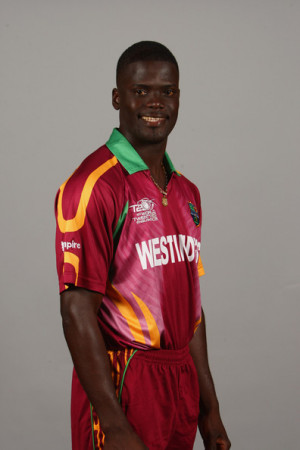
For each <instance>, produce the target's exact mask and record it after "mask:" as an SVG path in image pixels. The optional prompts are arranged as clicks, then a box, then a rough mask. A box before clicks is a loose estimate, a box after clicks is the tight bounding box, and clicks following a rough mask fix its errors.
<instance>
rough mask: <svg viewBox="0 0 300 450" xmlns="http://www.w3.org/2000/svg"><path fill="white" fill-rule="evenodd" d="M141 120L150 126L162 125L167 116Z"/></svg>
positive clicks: (143, 117)
mask: <svg viewBox="0 0 300 450" xmlns="http://www.w3.org/2000/svg"><path fill="white" fill-rule="evenodd" d="M140 118H141V119H142V120H143V121H144V122H146V123H147V124H149V125H160V124H161V123H163V122H164V121H165V120H166V119H167V117H165V116H159V115H158V116H154V115H153V116H142V115H141V116H140Z"/></svg>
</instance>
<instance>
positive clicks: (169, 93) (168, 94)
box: [165, 88, 177, 97]
mask: <svg viewBox="0 0 300 450" xmlns="http://www.w3.org/2000/svg"><path fill="white" fill-rule="evenodd" d="M176 92H177V91H176V89H174V88H167V89H166V90H165V94H166V95H167V96H168V97H172V95H175V94H176Z"/></svg>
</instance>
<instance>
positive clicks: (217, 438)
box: [198, 412, 231, 450]
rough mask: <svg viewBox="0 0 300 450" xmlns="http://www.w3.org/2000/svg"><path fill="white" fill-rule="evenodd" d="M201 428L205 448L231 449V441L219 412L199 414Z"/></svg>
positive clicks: (206, 449)
mask: <svg viewBox="0 0 300 450" xmlns="http://www.w3.org/2000/svg"><path fill="white" fill-rule="evenodd" d="M198 425H199V430H200V433H201V436H202V439H203V442H204V446H205V450H229V449H230V447H231V442H230V440H229V439H228V436H227V433H226V430H225V428H224V425H223V423H222V420H221V417H220V414H219V413H218V412H209V413H207V414H202V415H200V416H199V422H198Z"/></svg>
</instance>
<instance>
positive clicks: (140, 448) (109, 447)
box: [104, 429, 148, 450]
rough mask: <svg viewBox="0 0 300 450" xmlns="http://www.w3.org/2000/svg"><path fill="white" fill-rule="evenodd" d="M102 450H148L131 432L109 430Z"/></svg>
mask: <svg viewBox="0 0 300 450" xmlns="http://www.w3.org/2000/svg"><path fill="white" fill-rule="evenodd" d="M104 450H148V447H146V446H145V444H143V442H142V441H141V439H140V438H139V436H138V435H137V434H136V433H135V432H134V431H133V430H128V429H126V430H123V429H118V430H110V431H108V432H107V433H106V434H105V440H104Z"/></svg>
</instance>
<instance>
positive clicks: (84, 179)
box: [55, 129, 204, 349]
mask: <svg viewBox="0 0 300 450" xmlns="http://www.w3.org/2000/svg"><path fill="white" fill-rule="evenodd" d="M165 165H166V167H167V170H168V172H169V174H171V175H170V180H169V183H168V194H167V200H168V205H167V206H164V205H163V204H162V194H161V192H160V191H159V190H158V188H157V187H156V186H155V185H154V183H153V181H152V179H151V177H150V171H149V168H148V166H147V165H146V164H145V163H144V161H143V160H142V159H141V157H140V156H139V155H138V153H137V152H136V151H135V150H134V148H133V147H132V146H131V144H130V143H129V142H128V141H127V139H126V138H125V137H124V136H123V135H122V134H121V133H120V132H119V131H118V130H117V129H114V131H113V133H112V135H111V137H110V139H109V140H108V142H107V143H106V145H104V146H102V147H100V148H99V149H98V150H96V151H95V152H94V153H92V154H91V155H89V156H88V157H87V158H86V159H85V160H84V161H83V162H82V164H81V165H80V166H79V167H78V169H77V170H76V171H75V172H74V173H73V174H72V175H71V176H70V178H69V179H68V180H67V181H66V182H65V183H64V184H63V185H62V186H61V187H60V189H59V191H58V194H57V197H56V203H55V205H56V219H57V233H56V255H57V271H58V277H59V288H60V292H62V291H64V290H65V289H67V288H68V287H69V286H70V285H75V286H78V287H82V288H86V289H89V290H92V291H97V292H100V293H102V294H103V301H102V304H101V308H100V311H99V324H100V327H101V330H102V332H103V335H104V338H105V341H106V345H107V347H108V348H120V347H122V348H123V347H133V348H139V349H151V348H162V349H180V348H183V347H185V346H186V345H187V344H188V343H189V341H190V340H191V338H192V336H193V333H194V331H195V329H196V328H197V326H198V325H199V323H200V320H201V299H200V285H199V276H201V275H203V274H204V270H203V266H202V263H201V258H200V241H201V204H200V195H199V191H198V189H197V187H196V186H195V185H194V184H193V183H191V182H190V181H189V180H188V179H187V178H185V177H184V176H183V175H181V174H180V173H178V172H176V170H175V168H174V166H173V164H172V162H171V160H170V158H169V156H168V154H167V153H166V154H165Z"/></svg>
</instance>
